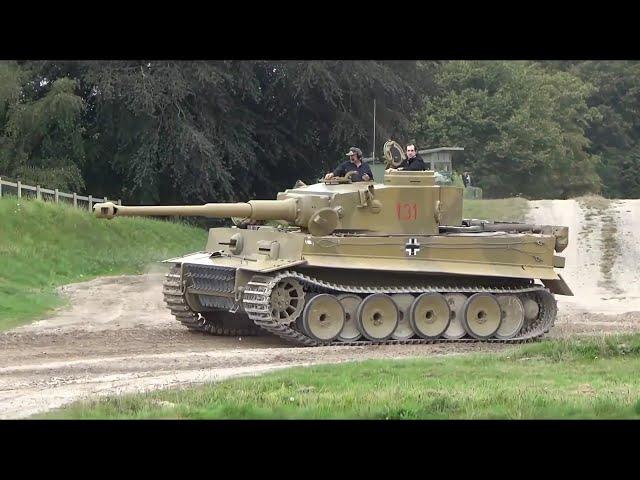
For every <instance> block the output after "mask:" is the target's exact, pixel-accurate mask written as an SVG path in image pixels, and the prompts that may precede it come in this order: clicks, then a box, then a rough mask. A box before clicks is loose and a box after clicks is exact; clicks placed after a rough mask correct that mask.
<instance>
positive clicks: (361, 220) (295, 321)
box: [94, 168, 573, 346]
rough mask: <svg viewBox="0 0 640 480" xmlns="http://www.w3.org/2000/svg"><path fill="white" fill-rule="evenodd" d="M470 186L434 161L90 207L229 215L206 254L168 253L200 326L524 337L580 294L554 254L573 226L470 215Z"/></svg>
mask: <svg viewBox="0 0 640 480" xmlns="http://www.w3.org/2000/svg"><path fill="white" fill-rule="evenodd" d="M462 206H463V189H462V188H460V187H456V186H451V185H441V184H437V183H436V181H435V175H434V172H433V171H403V170H399V169H394V168H389V169H387V170H385V173H384V177H383V181H382V182H381V183H374V182H373V181H368V182H353V181H352V180H351V177H350V176H349V175H347V176H346V177H333V178H331V179H326V180H319V181H318V182H317V183H315V184H312V185H306V184H304V183H302V182H298V184H296V186H295V187H294V188H292V189H287V190H285V191H284V192H280V193H278V194H277V197H276V199H272V200H250V201H248V202H246V203H207V204H204V205H193V206H187V205H185V206H121V205H116V204H113V203H110V202H107V203H98V204H96V205H95V206H94V210H95V214H96V216H97V217H100V218H108V219H111V218H114V217H120V216H200V217H209V218H233V219H234V220H235V221H234V223H235V225H233V226H229V227H219V228H211V229H210V230H209V233H208V239H207V243H206V246H205V247H204V249H203V250H202V251H199V252H194V253H191V254H188V255H185V256H182V257H177V258H171V259H168V260H165V262H167V263H169V264H171V266H170V271H169V273H168V274H167V275H166V277H165V281H164V286H163V288H164V299H165V302H166V305H167V307H168V309H169V310H170V311H171V313H172V314H173V315H174V316H175V317H176V319H177V320H178V321H180V322H182V324H184V325H185V326H186V327H188V328H190V329H192V330H198V331H204V332H208V333H211V334H217V335H238V334H255V333H258V332H262V333H264V332H270V333H272V334H275V335H278V336H280V337H282V338H284V339H286V340H288V341H290V342H292V343H293V344H296V345H300V346H320V345H371V344H381V343H384V344H393V343H404V344H412V343H434V342H502V343H521V342H526V341H532V340H535V339H538V338H540V337H542V336H544V334H545V333H547V332H548V331H549V330H550V328H552V326H553V324H554V321H555V318H556V314H557V306H556V299H555V295H573V293H572V292H571V289H570V288H569V286H568V285H567V284H566V282H565V281H564V280H563V278H562V276H561V275H560V274H559V273H558V270H559V269H562V268H563V267H564V265H565V259H564V257H562V256H560V255H556V253H560V252H562V251H563V250H564V249H565V248H566V246H567V244H568V228H567V227H565V226H556V225H536V224H528V223H517V222H508V221H496V220H478V219H465V218H463V214H462Z"/></svg>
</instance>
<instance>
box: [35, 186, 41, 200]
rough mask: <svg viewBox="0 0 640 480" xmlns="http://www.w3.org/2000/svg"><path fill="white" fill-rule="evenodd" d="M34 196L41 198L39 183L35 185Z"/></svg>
mask: <svg viewBox="0 0 640 480" xmlns="http://www.w3.org/2000/svg"><path fill="white" fill-rule="evenodd" d="M36 198H37V199H38V200H42V192H41V191H40V185H36Z"/></svg>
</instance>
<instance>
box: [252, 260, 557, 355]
mask: <svg viewBox="0 0 640 480" xmlns="http://www.w3.org/2000/svg"><path fill="white" fill-rule="evenodd" d="M284 278H294V279H296V280H298V281H299V282H300V283H302V284H303V285H304V286H305V287H306V288H307V289H308V290H311V291H314V292H321V293H330V294H337V293H355V294H358V293H365V294H373V293H386V294H395V293H415V294H419V293H424V292H438V293H477V292H486V293H526V294H527V295H531V296H532V298H533V299H534V300H535V301H536V302H537V303H538V305H539V307H540V313H539V314H538V318H537V319H536V320H534V321H532V322H531V323H529V324H528V325H527V324H525V326H524V327H523V329H522V330H521V331H520V334H519V335H518V336H517V337H514V338H510V339H506V340H501V339H498V338H490V339H487V340H478V339H475V338H468V337H465V338H460V339H447V338H437V339H424V338H411V339H408V340H391V339H390V340H385V341H379V342H374V341H369V340H357V341H353V342H342V341H333V342H319V341H317V340H314V339H312V338H310V337H308V336H307V335H305V334H304V333H302V332H301V331H299V330H297V329H296V328H294V327H295V325H296V322H293V323H292V324H291V326H289V325H283V324H280V323H278V322H277V321H276V320H275V319H274V318H272V315H271V291H272V290H273V288H274V287H275V286H276V285H277V284H278V282H280V280H282V279H284ZM242 302H243V306H244V310H245V311H246V312H247V314H248V315H249V318H251V319H252V320H253V321H254V322H255V324H256V325H258V326H259V327H261V328H264V329H265V330H268V331H269V332H271V333H273V334H274V335H278V336H279V337H282V338H284V339H285V340H288V341H290V342H292V343H296V344H298V345H300V346H306V347H316V346H327V345H331V346H363V345H400V344H429V343H478V342H487V343H507V344H509V343H510V344H517V343H527V342H531V341H534V340H536V339H538V338H540V337H542V336H543V335H544V334H545V333H546V332H548V331H549V329H550V328H551V327H552V326H553V323H554V321H555V317H556V313H557V306H556V300H555V298H554V297H553V295H552V294H551V293H549V291H548V290H546V289H545V288H544V287H543V286H541V285H531V286H527V287H513V288H511V287H499V288H490V287H485V286H478V287H476V288H473V287H462V288H456V287H438V286H428V285H425V286H411V287H392V286H388V287H364V286H360V287H358V286H349V285H338V284H335V283H329V282H324V281H322V280H318V279H315V278H312V277H309V276H306V275H302V274H300V273H298V272H294V271H284V272H281V273H279V274H278V275H275V276H267V275H255V276H254V277H253V278H252V279H251V281H250V282H249V283H248V284H247V288H246V290H245V291H244V295H243V300H242Z"/></svg>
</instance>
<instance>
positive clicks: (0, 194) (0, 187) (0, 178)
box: [0, 177, 2, 197]
mask: <svg viewBox="0 0 640 480" xmlns="http://www.w3.org/2000/svg"><path fill="white" fill-rule="evenodd" d="M0 197H2V177H0Z"/></svg>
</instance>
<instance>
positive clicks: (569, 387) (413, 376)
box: [38, 335, 640, 419]
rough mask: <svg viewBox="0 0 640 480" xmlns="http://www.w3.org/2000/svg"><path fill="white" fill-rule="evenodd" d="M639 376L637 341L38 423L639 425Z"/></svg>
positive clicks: (354, 366) (222, 393)
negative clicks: (630, 421)
mask: <svg viewBox="0 0 640 480" xmlns="http://www.w3.org/2000/svg"><path fill="white" fill-rule="evenodd" d="M639 368H640V335H628V336H615V337H606V338H605V337H596V338H581V339H574V340H570V341H568V340H556V341H545V342H541V343H537V344H532V345H528V346H523V347H514V348H512V349H509V350H507V351H505V352H504V353H501V354H494V355H481V354H475V355H468V356H459V357H439V358H428V359H416V360H386V361H382V360H376V361H365V362H355V363H348V364H340V365H323V366H316V367H310V368H294V369H290V370H286V371H280V372H277V373H271V374H268V375H264V376H262V377H257V378H240V379H234V380H229V381H225V382H221V383H219V384H209V385H205V386H201V387H198V388H191V389H187V390H164V391H158V392H153V393H148V394H139V395H127V396H122V397H111V398H106V399H101V400H97V401H93V402H81V403H76V404H74V405H72V406H70V407H69V408H65V409H61V410H58V411H54V412H51V413H48V414H45V415H40V416H39V417H38V418H83V419H98V418H99V419H115V418H119V419H142V418H185V419H203V418H207V419H496V418H497V419H522V418H528V419H534V418H535V419H550V418H551V419H556V418H562V419H566V418H569V419H583V418H610V419H613V418H640V376H639V375H638V374H637V372H638V369H639Z"/></svg>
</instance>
